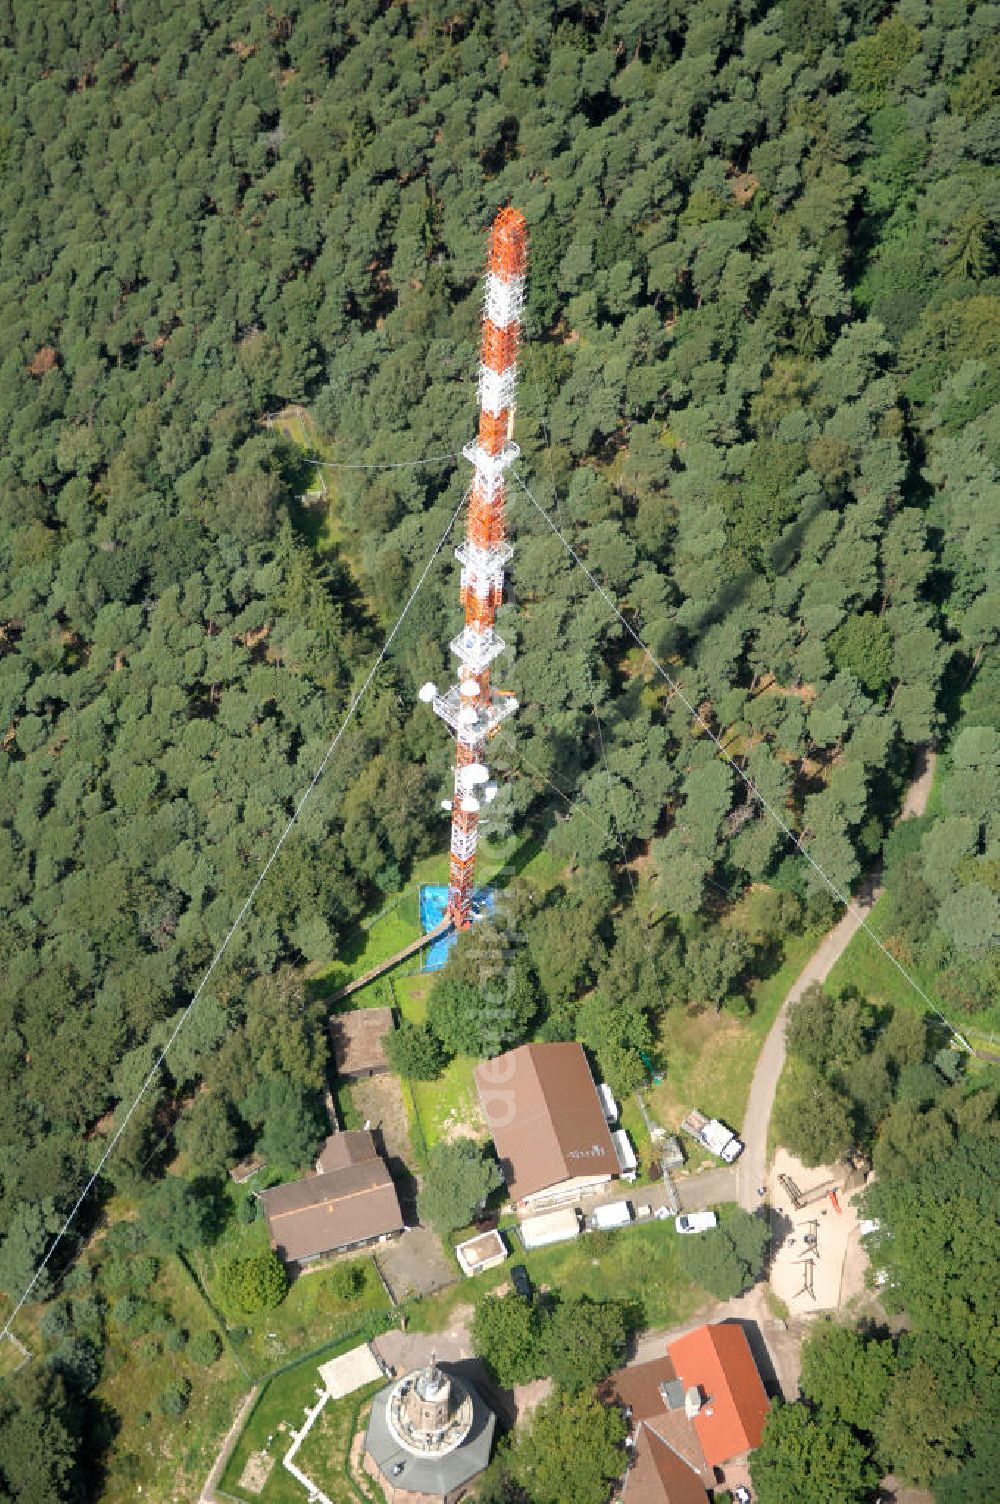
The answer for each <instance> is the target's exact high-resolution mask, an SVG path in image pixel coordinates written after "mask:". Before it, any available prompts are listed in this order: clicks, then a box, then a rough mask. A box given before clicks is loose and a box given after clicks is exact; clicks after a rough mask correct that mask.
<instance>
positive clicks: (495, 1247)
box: [455, 1228, 507, 1275]
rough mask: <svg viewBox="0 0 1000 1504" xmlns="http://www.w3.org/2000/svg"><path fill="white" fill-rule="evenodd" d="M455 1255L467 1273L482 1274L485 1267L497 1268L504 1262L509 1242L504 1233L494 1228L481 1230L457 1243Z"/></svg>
mask: <svg viewBox="0 0 1000 1504" xmlns="http://www.w3.org/2000/svg"><path fill="white" fill-rule="evenodd" d="M455 1257H456V1258H457V1259H458V1262H459V1264H460V1265H461V1268H462V1270H463V1272H464V1273H465V1274H469V1275H472V1274H482V1272H483V1270H484V1269H495V1268H496V1266H497V1265H498V1264H502V1263H503V1261H504V1259H505V1258H506V1257H507V1244H506V1243H505V1242H504V1240H503V1234H502V1233H501V1232H498V1231H497V1230H496V1229H495V1228H494V1230H493V1231H492V1232H481V1233H478V1234H477V1235H476V1237H474V1238H466V1240H465V1242H464V1243H458V1244H456V1246H455Z"/></svg>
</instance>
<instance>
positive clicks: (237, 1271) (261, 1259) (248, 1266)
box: [220, 1250, 288, 1315]
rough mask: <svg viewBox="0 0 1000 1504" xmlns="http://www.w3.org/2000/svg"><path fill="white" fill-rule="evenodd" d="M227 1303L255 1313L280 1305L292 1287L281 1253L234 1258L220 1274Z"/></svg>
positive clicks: (271, 1252) (250, 1313) (270, 1251)
mask: <svg viewBox="0 0 1000 1504" xmlns="http://www.w3.org/2000/svg"><path fill="white" fill-rule="evenodd" d="M220 1283H221V1285H222V1293H223V1295H224V1297H225V1300H226V1302H227V1304H229V1305H232V1306H235V1307H236V1309H237V1310H240V1311H245V1312H246V1313H247V1314H248V1315H252V1314H253V1312H255V1311H270V1310H271V1309H272V1307H273V1306H276V1305H280V1304H281V1302H282V1301H283V1300H284V1298H285V1294H286V1292H287V1290H288V1275H287V1273H286V1272H285V1266H284V1264H282V1262H281V1260H280V1259H279V1258H278V1255H277V1254H276V1253H275V1252H274V1251H273V1250H269V1251H268V1252H267V1253H262V1254H260V1255H259V1256H258V1257H256V1258H242V1259H241V1258H237V1259H230V1260H229V1262H228V1263H227V1264H225V1265H224V1266H223V1269H222V1273H221V1276H220Z"/></svg>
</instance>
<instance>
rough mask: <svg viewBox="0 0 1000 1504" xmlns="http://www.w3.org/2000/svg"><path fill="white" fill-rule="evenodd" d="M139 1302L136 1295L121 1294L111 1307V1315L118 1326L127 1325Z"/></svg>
mask: <svg viewBox="0 0 1000 1504" xmlns="http://www.w3.org/2000/svg"><path fill="white" fill-rule="evenodd" d="M141 1304H142V1302H141V1301H140V1300H139V1297H138V1296H137V1295H122V1296H120V1297H119V1299H118V1300H116V1301H115V1303H114V1305H113V1306H112V1307H111V1315H112V1317H113V1318H114V1320H115V1321H117V1322H118V1324H119V1326H127V1325H128V1323H129V1322H130V1321H131V1320H132V1318H133V1317H134V1316H135V1314H136V1312H137V1311H138V1309H139V1307H140V1305H141Z"/></svg>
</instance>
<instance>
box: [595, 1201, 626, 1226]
mask: <svg viewBox="0 0 1000 1504" xmlns="http://www.w3.org/2000/svg"><path fill="white" fill-rule="evenodd" d="M631 1220H632V1204H631V1202H629V1201H612V1202H610V1203H609V1205H607V1206H595V1207H594V1210H593V1211H592V1212H591V1214H590V1225H591V1227H592V1228H593V1229H594V1231H595V1232H597V1231H598V1230H600V1231H602V1232H605V1231H607V1230H608V1229H610V1228H612V1227H627V1226H628V1224H629V1223H630V1222H631Z"/></svg>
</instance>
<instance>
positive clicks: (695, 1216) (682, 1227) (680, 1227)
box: [674, 1212, 719, 1232]
mask: <svg viewBox="0 0 1000 1504" xmlns="http://www.w3.org/2000/svg"><path fill="white" fill-rule="evenodd" d="M718 1225H719V1219H718V1217H717V1216H716V1215H715V1213H714V1212H681V1214H680V1216H679V1217H675V1218H674V1226H675V1227H676V1229H677V1231H678V1232H708V1231H710V1229H711V1228H713V1227H718Z"/></svg>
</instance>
